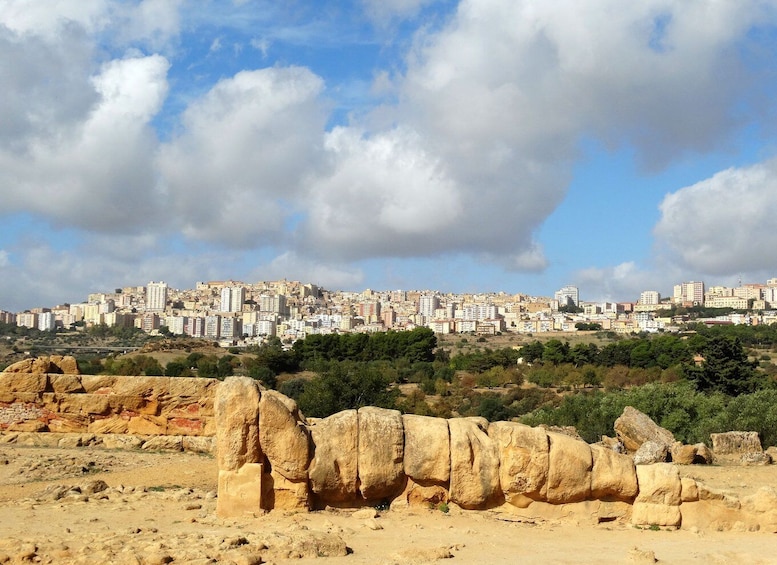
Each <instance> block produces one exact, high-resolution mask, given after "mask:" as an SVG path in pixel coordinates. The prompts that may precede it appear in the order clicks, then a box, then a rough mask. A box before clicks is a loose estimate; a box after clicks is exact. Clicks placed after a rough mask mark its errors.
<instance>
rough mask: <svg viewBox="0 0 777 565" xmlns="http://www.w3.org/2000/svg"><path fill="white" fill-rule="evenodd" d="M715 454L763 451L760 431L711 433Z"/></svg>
mask: <svg viewBox="0 0 777 565" xmlns="http://www.w3.org/2000/svg"><path fill="white" fill-rule="evenodd" d="M710 439H712V451H713V452H714V453H715V455H732V454H740V453H755V452H759V451H763V448H762V447H761V440H760V438H759V437H758V432H725V433H721V434H710Z"/></svg>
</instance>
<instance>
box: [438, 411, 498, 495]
mask: <svg viewBox="0 0 777 565" xmlns="http://www.w3.org/2000/svg"><path fill="white" fill-rule="evenodd" d="M448 427H449V429H450V434H451V485H450V499H451V501H452V502H454V503H456V504H458V505H459V506H461V507H462V508H466V509H477V508H483V507H487V506H489V505H491V504H496V503H498V502H499V501H500V500H501V498H502V491H501V487H500V484H499V450H498V449H497V446H496V443H495V442H494V441H493V440H492V439H491V438H490V437H488V435H486V434H485V433H484V432H483V430H482V429H481V428H480V427H479V425H478V423H476V422H473V421H471V420H468V419H464V418H452V419H449V420H448Z"/></svg>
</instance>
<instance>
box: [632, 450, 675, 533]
mask: <svg viewBox="0 0 777 565" xmlns="http://www.w3.org/2000/svg"><path fill="white" fill-rule="evenodd" d="M637 481H638V484H639V494H638V495H637V498H636V500H635V501H634V510H633V514H632V520H631V521H632V524H634V525H640V526H652V525H657V526H669V527H677V526H679V525H680V523H681V521H682V516H681V514H680V503H681V502H682V481H681V480H680V471H679V470H678V468H677V467H676V466H674V465H672V464H671V463H656V464H655V465H640V466H637Z"/></svg>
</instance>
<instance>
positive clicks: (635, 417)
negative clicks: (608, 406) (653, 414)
mask: <svg viewBox="0 0 777 565" xmlns="http://www.w3.org/2000/svg"><path fill="white" fill-rule="evenodd" d="M614 427H615V433H616V435H617V437H618V439H619V440H621V442H622V443H623V445H624V447H625V448H626V449H627V450H628V451H629V452H632V453H633V452H635V451H637V450H638V449H639V447H640V446H641V445H642V444H643V443H645V442H646V441H654V442H656V443H662V444H665V445H667V446H671V445H672V444H673V443H674V441H675V439H674V436H673V435H672V432H670V431H669V430H667V429H665V428H662V427H661V426H659V425H658V424H656V423H655V422H654V421H653V420H651V419H650V417H649V416H648V415H646V414H644V413H642V412H640V411H639V410H637V409H636V408H633V407H631V406H626V407H625V408H624V409H623V413H622V414H621V415H620V416H619V417H618V419H617V420H615V426H614Z"/></svg>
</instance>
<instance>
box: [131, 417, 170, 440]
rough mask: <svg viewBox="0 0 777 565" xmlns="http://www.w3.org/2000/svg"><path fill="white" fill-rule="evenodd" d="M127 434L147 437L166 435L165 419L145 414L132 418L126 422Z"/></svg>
mask: <svg viewBox="0 0 777 565" xmlns="http://www.w3.org/2000/svg"><path fill="white" fill-rule="evenodd" d="M127 433H130V434H135V435H148V436H152V435H165V434H167V418H161V417H156V416H147V415H145V414H143V415H138V416H132V417H130V419H129V421H128V422H127Z"/></svg>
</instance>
